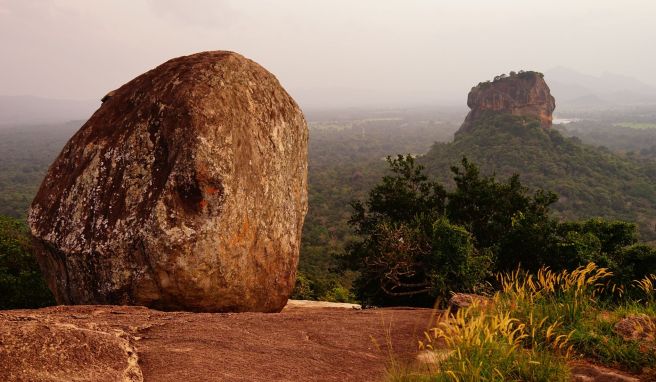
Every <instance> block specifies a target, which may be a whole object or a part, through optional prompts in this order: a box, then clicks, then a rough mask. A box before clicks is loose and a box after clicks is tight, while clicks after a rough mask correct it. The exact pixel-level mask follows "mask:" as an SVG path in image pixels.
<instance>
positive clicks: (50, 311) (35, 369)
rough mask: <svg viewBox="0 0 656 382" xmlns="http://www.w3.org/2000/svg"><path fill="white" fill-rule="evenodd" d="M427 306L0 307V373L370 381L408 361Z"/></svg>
mask: <svg viewBox="0 0 656 382" xmlns="http://www.w3.org/2000/svg"><path fill="white" fill-rule="evenodd" d="M432 316H433V311H432V310H430V309H403V308H396V309H373V310H356V309H343V308H322V307H311V306H310V307H306V308H299V307H296V308H294V309H289V310H285V311H283V312H282V313H271V314H267V313H187V312H160V311H156V310H151V309H147V308H143V307H128V306H107V305H83V306H57V307H51V308H44V309H36V310H11V311H2V312H0V380H3V381H5V380H10V381H11V380H16V381H67V380H79V381H86V380H93V381H141V380H145V381H185V382H192V381H377V380H381V379H383V378H384V376H385V367H386V365H387V362H388V360H389V354H390V349H389V348H390V346H389V345H387V344H388V343H391V348H392V349H391V351H392V352H393V353H394V354H395V355H396V356H397V357H399V358H406V359H411V358H412V357H414V356H415V355H416V352H417V338H418V337H419V336H421V335H423V331H424V330H425V329H426V328H428V327H429V325H430V323H431V319H432Z"/></svg>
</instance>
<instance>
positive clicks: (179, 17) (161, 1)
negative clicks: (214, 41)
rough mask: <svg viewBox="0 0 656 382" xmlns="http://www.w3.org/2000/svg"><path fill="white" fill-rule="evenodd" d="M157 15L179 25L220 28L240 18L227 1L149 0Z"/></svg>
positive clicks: (149, 4)
mask: <svg viewBox="0 0 656 382" xmlns="http://www.w3.org/2000/svg"><path fill="white" fill-rule="evenodd" d="M147 2H148V6H149V7H150V9H152V11H153V12H154V14H155V15H157V16H159V17H162V18H165V19H167V20H171V21H174V22H176V23H178V24H182V25H185V26H193V27H205V28H218V27H225V26H228V25H230V23H231V22H232V20H235V19H237V18H239V14H238V12H237V11H236V10H235V8H234V7H233V6H232V5H231V4H230V2H229V1H227V0H194V1H193V2H190V1H180V0H147Z"/></svg>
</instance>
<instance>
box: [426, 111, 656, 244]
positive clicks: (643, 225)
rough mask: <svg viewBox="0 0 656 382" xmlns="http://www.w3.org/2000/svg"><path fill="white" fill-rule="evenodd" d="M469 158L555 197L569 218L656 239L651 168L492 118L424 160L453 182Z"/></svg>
mask: <svg viewBox="0 0 656 382" xmlns="http://www.w3.org/2000/svg"><path fill="white" fill-rule="evenodd" d="M462 156H467V157H468V158H469V159H471V160H472V161H473V162H475V163H476V164H478V165H480V166H481V168H482V170H483V171H484V172H486V173H489V174H492V173H495V174H497V176H500V177H507V176H510V175H512V174H514V173H518V174H520V175H521V177H520V179H521V180H522V182H523V183H524V184H526V185H528V186H530V187H532V188H544V189H547V190H551V191H554V192H556V193H557V194H558V195H559V196H560V200H559V201H558V202H557V203H556V204H555V205H554V208H555V210H556V211H557V212H558V213H559V215H560V216H562V217H563V218H567V219H577V218H588V217H593V216H602V217H607V218H617V219H623V220H628V221H636V222H638V223H639V225H640V230H641V233H642V235H643V238H644V239H646V240H656V232H655V231H654V225H655V224H656V171H654V169H653V166H646V165H645V164H644V163H643V162H640V161H637V160H634V159H631V158H629V157H626V156H621V155H619V154H615V153H612V152H610V151H609V150H606V149H602V148H595V147H592V146H588V145H585V144H582V143H581V142H580V140H579V139H577V138H566V137H564V136H562V135H561V134H560V133H559V132H558V131H556V130H554V129H551V128H548V129H545V128H542V127H540V123H539V121H538V120H537V119H534V118H531V117H529V116H512V115H509V114H505V113H488V114H487V115H486V116H485V117H483V118H481V119H479V120H477V121H476V122H475V125H474V127H473V128H472V129H471V130H468V131H466V132H461V133H459V134H458V135H457V136H456V138H455V140H454V141H453V142H451V143H436V144H435V145H434V146H433V147H432V149H431V150H430V151H429V152H428V153H427V154H426V155H424V156H423V157H422V158H421V159H420V160H421V162H422V163H423V164H424V165H425V166H426V167H427V170H428V171H429V173H431V174H432V175H434V176H436V177H437V178H438V179H441V180H443V181H445V182H447V183H448V182H449V181H450V177H451V174H450V172H449V167H450V166H452V165H453V164H454V163H458V161H459V160H460V159H461V158H462Z"/></svg>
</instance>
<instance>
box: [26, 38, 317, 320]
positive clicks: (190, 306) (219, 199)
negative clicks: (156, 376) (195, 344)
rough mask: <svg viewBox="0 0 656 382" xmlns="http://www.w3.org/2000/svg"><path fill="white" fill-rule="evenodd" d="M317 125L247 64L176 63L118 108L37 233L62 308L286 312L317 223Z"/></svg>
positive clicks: (87, 132) (44, 188)
mask: <svg viewBox="0 0 656 382" xmlns="http://www.w3.org/2000/svg"><path fill="white" fill-rule="evenodd" d="M307 140H308V129H307V125H306V122H305V119H304V117H303V114H302V112H301V110H300V108H299V107H298V105H297V104H296V103H295V102H294V100H293V99H292V98H291V97H290V96H289V94H287V92H286V91H285V90H284V89H283V88H282V86H281V85H280V83H279V82H278V80H277V79H276V78H275V77H274V76H273V75H272V74H271V73H269V72H268V71H267V70H265V69H264V68H262V67H261V66H260V65H258V64H257V63H255V62H253V61H251V60H248V59H246V58H244V57H242V56H240V55H239V54H236V53H232V52H224V51H215V52H203V53H198V54H194V55H190V56H185V57H179V58H175V59H172V60H170V61H167V62H166V63H164V64H162V65H160V66H158V67H157V68H155V69H153V70H151V71H149V72H147V73H145V74H143V75H141V76H139V77H137V78H135V79H133V80H132V81H130V82H128V83H127V84H125V85H123V86H122V87H120V88H119V89H116V90H115V91H113V92H112V94H111V97H105V99H104V102H103V104H102V106H101V107H100V108H99V109H98V111H96V112H95V113H94V115H93V116H92V117H91V118H90V119H89V120H88V121H87V122H86V123H85V124H84V125H83V126H82V128H81V129H80V130H79V131H78V132H77V133H76V134H75V135H74V136H73V137H72V138H71V139H70V141H69V142H68V143H67V144H66V146H65V147H64V149H63V151H62V152H61V154H60V155H59V157H58V158H57V159H56V160H55V162H54V163H53V164H52V165H51V166H50V169H49V170H48V172H47V174H46V177H45V179H44V181H43V183H42V184H41V187H40V189H39V191H38V193H37V196H36V197H35V199H34V201H33V202H32V206H31V209H30V212H29V218H28V223H29V226H30V230H31V233H32V236H33V239H34V243H35V247H36V248H37V259H38V260H39V264H40V266H41V269H42V271H43V273H44V275H45V278H46V280H47V282H48V285H49V286H50V288H51V290H52V291H53V293H54V295H55V298H56V299H57V302H58V303H60V304H119V305H145V306H149V307H152V308H156V309H161V310H190V311H207V312H221V311H262V312H277V311H280V310H281V309H282V308H283V307H284V306H285V303H286V302H287V298H288V297H289V295H290V294H291V292H292V289H293V287H294V282H295V277H296V267H297V265H298V255H299V246H300V238H301V228H302V225H303V220H304V218H305V214H306V212H307Z"/></svg>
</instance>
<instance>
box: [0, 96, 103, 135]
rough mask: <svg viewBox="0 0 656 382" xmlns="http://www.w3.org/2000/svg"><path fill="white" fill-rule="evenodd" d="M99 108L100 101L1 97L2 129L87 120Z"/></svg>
mask: <svg viewBox="0 0 656 382" xmlns="http://www.w3.org/2000/svg"><path fill="white" fill-rule="evenodd" d="M99 106H100V100H97V101H92V100H86V101H80V100H62V99H51V98H41V97H32V96H0V128H4V127H7V126H11V125H33V124H56V123H63V122H68V121H72V120H80V119H84V120H86V119H87V118H89V117H90V116H91V114H93V112H94V111H95V110H96V109H97V108H98V107H99Z"/></svg>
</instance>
